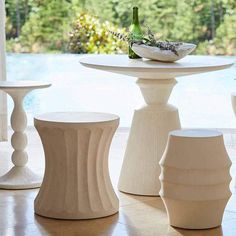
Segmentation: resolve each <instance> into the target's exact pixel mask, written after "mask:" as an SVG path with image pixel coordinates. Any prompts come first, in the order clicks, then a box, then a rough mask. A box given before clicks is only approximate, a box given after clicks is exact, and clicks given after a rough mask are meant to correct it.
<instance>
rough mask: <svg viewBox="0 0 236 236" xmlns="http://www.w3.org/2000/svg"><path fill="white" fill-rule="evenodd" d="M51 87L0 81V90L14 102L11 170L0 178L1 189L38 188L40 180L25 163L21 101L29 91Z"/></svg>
mask: <svg viewBox="0 0 236 236" xmlns="http://www.w3.org/2000/svg"><path fill="white" fill-rule="evenodd" d="M49 86H51V84H50V83H46V82H40V81H27V80H25V81H2V82H0V90H2V91H4V92H6V93H7V94H8V95H10V96H11V97H12V99H13V101H14V109H13V112H12V115H11V127H12V129H13V131H14V133H13V135H12V137H11V144H12V147H13V148H14V151H13V153H12V163H13V164H14V167H12V168H11V170H10V171H8V172H7V173H6V174H5V175H3V176H2V177H0V188H2V189H29V188H38V187H40V185H41V182H42V178H41V177H40V176H38V175H36V174H35V173H34V172H33V171H31V170H30V169H29V168H28V167H27V166H26V163H27V161H28V155H27V152H26V151H25V149H26V146H27V136H26V134H25V133H24V131H25V129H26V127H27V116H26V113H25V111H24V107H23V99H24V97H25V96H26V95H27V93H29V92H30V91H32V90H34V89H42V88H47V87H49Z"/></svg>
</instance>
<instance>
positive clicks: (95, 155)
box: [34, 112, 119, 219]
mask: <svg viewBox="0 0 236 236" xmlns="http://www.w3.org/2000/svg"><path fill="white" fill-rule="evenodd" d="M34 124H35V127H36V129H37V131H38V133H39V135H40V138H41V141H42V144H43V148H44V152H45V163H46V166H45V174H44V179H43V183H42V186H41V188H40V191H39V193H38V195H37V197H36V199H35V203H34V207H35V213H36V214H38V215H41V216H46V217H51V218H58V219H91V218H99V217H104V216H109V215H112V214H115V213H116V212H117V211H118V208H119V202H118V198H117V196H116V194H115V192H114V190H113V187H112V184H111V180H110V176H109V172H108V154H109V148H110V143H111V140H112V137H113V135H114V133H115V131H116V129H117V127H118V125H119V117H118V116H116V115H112V114H103V113H77V112H75V113H48V114H44V115H41V116H38V117H36V118H35V120H34Z"/></svg>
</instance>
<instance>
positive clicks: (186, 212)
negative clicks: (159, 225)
mask: <svg viewBox="0 0 236 236" xmlns="http://www.w3.org/2000/svg"><path fill="white" fill-rule="evenodd" d="M160 165H161V175H160V180H161V190H160V196H161V197H162V199H163V201H164V203H165V206H166V209H167V213H168V217H169V222H170V224H171V225H172V226H176V227H180V228H187V229H205V228H213V227H217V226H220V225H221V221H222V217H223V213H224V209H225V206H226V204H227V202H228V199H229V197H230V196H231V192H230V189H229V183H230V181H231V176H230V174H229V168H230V166H231V161H230V159H229V157H228V155H227V152H226V149H225V146H224V141H223V135H222V133H220V132H217V131H213V130H178V131H172V132H170V135H169V140H168V144H167V147H166V150H165V152H164V154H163V157H162V159H161V161H160Z"/></svg>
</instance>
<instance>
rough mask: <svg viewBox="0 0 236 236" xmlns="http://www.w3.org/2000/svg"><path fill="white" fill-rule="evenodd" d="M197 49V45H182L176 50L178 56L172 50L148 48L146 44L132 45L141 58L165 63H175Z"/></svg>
mask: <svg viewBox="0 0 236 236" xmlns="http://www.w3.org/2000/svg"><path fill="white" fill-rule="evenodd" d="M195 48H196V45H195V44H192V43H182V44H181V45H179V46H178V47H177V48H176V51H177V54H178V55H176V54H175V53H174V52H173V51H171V50H163V49H162V50H161V49H160V48H158V47H152V46H147V45H144V44H140V45H139V44H136V43H134V44H133V45H132V49H133V51H134V52H135V53H136V54H137V55H139V56H140V57H143V58H147V59H151V60H155V61H163V62H174V61H177V60H180V59H181V58H184V57H185V56H187V55H188V54H190V53H191V52H192V51H193V50H194V49H195Z"/></svg>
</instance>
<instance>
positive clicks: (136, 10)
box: [133, 7, 139, 24]
mask: <svg viewBox="0 0 236 236" xmlns="http://www.w3.org/2000/svg"><path fill="white" fill-rule="evenodd" d="M133 24H139V19H138V8H137V7H134V8H133Z"/></svg>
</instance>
